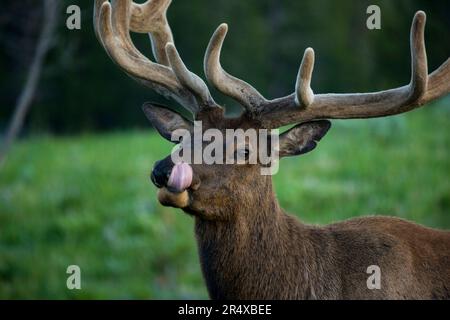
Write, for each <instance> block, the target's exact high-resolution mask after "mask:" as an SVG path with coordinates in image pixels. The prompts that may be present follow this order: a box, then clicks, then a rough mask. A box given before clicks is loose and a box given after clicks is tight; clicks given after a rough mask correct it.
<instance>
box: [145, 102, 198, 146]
mask: <svg viewBox="0 0 450 320" xmlns="http://www.w3.org/2000/svg"><path fill="white" fill-rule="evenodd" d="M142 109H143V110H144V113H145V115H146V116H147V118H148V120H150V123H151V124H152V126H153V127H154V128H155V129H156V130H158V132H159V134H160V135H161V136H163V137H164V138H165V139H167V140H169V141H171V142H173V141H172V140H171V138H172V133H173V132H175V131H176V130H179V129H183V130H187V131H189V132H191V131H192V130H193V125H192V123H191V122H190V121H189V120H186V119H185V118H183V117H182V116H181V115H179V114H178V113H176V112H175V111H172V110H170V109H168V108H167V107H164V106H161V105H157V104H154V103H146V104H144V105H143V106H142Z"/></svg>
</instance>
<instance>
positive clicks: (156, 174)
mask: <svg viewBox="0 0 450 320" xmlns="http://www.w3.org/2000/svg"><path fill="white" fill-rule="evenodd" d="M169 174H170V173H169ZM150 178H151V180H152V182H153V184H154V185H155V186H156V187H157V188H162V187H164V186H165V185H166V184H167V181H168V180H169V177H168V175H167V173H165V172H161V171H159V170H157V169H154V170H153V171H152V174H151V176H150Z"/></svg>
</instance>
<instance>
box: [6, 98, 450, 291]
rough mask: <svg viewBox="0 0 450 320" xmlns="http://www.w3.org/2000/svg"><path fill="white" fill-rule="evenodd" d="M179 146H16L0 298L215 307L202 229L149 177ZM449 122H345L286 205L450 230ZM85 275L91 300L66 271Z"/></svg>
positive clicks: (146, 141) (307, 159) (56, 141)
mask: <svg viewBox="0 0 450 320" xmlns="http://www.w3.org/2000/svg"><path fill="white" fill-rule="evenodd" d="M170 149H171V145H170V144H169V143H166V142H163V140H162V139H161V138H159V137H158V136H157V135H156V134H154V133H152V132H128V133H120V134H109V135H93V136H82V137H74V138H52V137H39V138H33V139H29V140H27V141H24V142H21V143H20V144H18V145H17V146H16V147H15V148H14V149H13V151H12V153H11V155H10V157H9V159H8V162H7V164H6V166H5V167H4V168H3V170H2V171H0V298H52V299H54V298H56V299H65V298H71V299H83V298H99V299H103V298H114V299H116V298H117V299H122V298H125V299H127V298H143V299H160V298H187V299H191V298H207V294H206V290H205V288H204V284H203V280H202V277H201V273H200V267H199V263H198V258H197V252H196V247H195V241H194V233H193V221H192V219H191V218H189V217H187V216H186V215H184V214H183V213H182V212H181V211H179V210H175V209H170V208H164V207H162V206H160V205H159V204H158V203H157V202H156V197H155V193H156V190H155V188H154V187H153V186H152V185H151V183H150V181H149V178H148V175H149V172H150V169H151V167H152V165H153V163H154V161H155V160H158V159H160V158H162V157H164V156H166V155H167V154H168V152H169V151H170ZM449 174H450V113H449V110H448V108H446V107H444V106H441V107H429V108H426V110H421V111H418V112H414V113H411V114H408V115H406V116H401V117H396V118H392V119H384V120H371V121H347V122H335V125H334V128H333V129H332V130H331V132H330V133H329V135H328V136H327V137H326V138H325V139H324V140H323V142H322V143H321V144H320V146H319V147H318V149H317V150H316V151H315V152H313V153H311V154H309V155H306V156H303V157H300V158H291V159H285V160H283V161H282V162H281V170H280V172H279V173H278V175H276V176H275V178H274V179H275V185H276V190H277V194H278V197H279V199H280V202H281V204H282V206H283V207H284V208H285V209H286V210H288V211H290V212H292V213H296V214H298V216H299V217H300V218H301V219H302V220H303V221H305V222H308V223H319V224H323V223H331V222H334V221H339V220H343V219H347V218H351V217H355V216H358V215H367V214H388V215H395V216H399V217H402V218H407V219H409V220H413V221H416V222H418V223H421V224H425V225H427V226H431V227H439V228H444V229H449V228H450V212H449V211H450V210H449V208H450V179H449ZM71 264H77V265H79V266H80V267H81V269H82V290H80V291H76V290H75V291H69V290H67V288H66V278H67V274H66V268H67V266H68V265H71Z"/></svg>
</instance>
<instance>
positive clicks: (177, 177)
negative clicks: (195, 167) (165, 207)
mask: <svg viewBox="0 0 450 320" xmlns="http://www.w3.org/2000/svg"><path fill="white" fill-rule="evenodd" d="M192 175H193V172H192V168H191V166H190V165H188V164H187V163H185V162H182V163H179V164H176V165H175V166H174V167H173V169H172V173H171V174H170V177H169V181H168V182H167V186H168V187H169V188H171V189H173V190H174V191H175V192H179V193H181V192H183V191H184V190H186V189H187V188H189V187H190V186H191V184H192Z"/></svg>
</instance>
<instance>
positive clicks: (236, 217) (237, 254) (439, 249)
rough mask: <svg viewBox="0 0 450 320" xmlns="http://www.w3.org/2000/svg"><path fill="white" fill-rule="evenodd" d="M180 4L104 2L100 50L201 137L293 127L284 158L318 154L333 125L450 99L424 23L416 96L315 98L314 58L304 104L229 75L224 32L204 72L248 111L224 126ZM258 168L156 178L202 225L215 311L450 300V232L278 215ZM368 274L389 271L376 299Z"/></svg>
mask: <svg viewBox="0 0 450 320" xmlns="http://www.w3.org/2000/svg"><path fill="white" fill-rule="evenodd" d="M170 3H171V0H149V1H147V2H145V3H143V4H136V3H133V2H132V1H131V0H116V1H112V2H111V3H110V2H109V1H108V0H96V1H95V13H94V20H95V30H96V35H97V37H98V40H99V41H100V43H101V44H102V45H103V47H104V48H105V49H106V51H107V53H108V54H109V56H110V57H111V59H112V60H114V62H115V63H116V64H117V65H118V66H119V67H121V68H122V69H123V70H124V71H125V72H126V73H127V74H128V75H129V76H131V77H132V78H134V79H136V80H137V81H139V82H140V83H142V84H144V85H146V86H148V87H150V88H151V89H153V90H155V91H157V92H158V93H160V94H162V95H164V96H166V97H170V98H173V99H174V100H175V101H177V102H178V103H180V104H181V105H182V106H183V107H184V108H186V109H187V110H188V111H190V112H191V113H192V114H193V117H194V119H195V120H198V121H202V125H203V129H208V128H215V129H217V130H220V131H222V132H224V131H225V130H226V129H238V128H240V129H244V130H246V129H249V128H253V129H256V130H261V129H274V128H280V127H282V126H286V125H295V126H294V127H293V128H292V129H290V130H288V131H286V132H284V133H282V134H280V135H279V155H280V157H288V156H296V155H300V154H304V153H306V152H309V151H311V150H313V149H314V148H315V147H316V145H317V143H318V142H319V141H320V140H321V138H322V137H323V136H324V135H325V134H326V133H327V131H328V130H329V128H330V126H331V123H330V122H329V120H330V119H355V118H375V117H385V116H391V115H396V114H401V113H404V112H408V111H410V110H413V109H415V108H418V107H420V106H423V105H425V104H427V103H429V102H430V101H433V100H435V99H438V98H440V97H443V96H445V95H446V94H448V93H449V92H450V59H448V60H447V61H446V62H445V63H444V64H443V65H441V66H440V67H439V68H438V69H437V70H436V71H434V72H433V73H431V74H430V75H429V74H428V67H427V57H426V51H425V43H424V29H425V21H426V15H425V13H424V12H422V11H419V12H417V13H416V15H415V17H414V21H413V23H412V28H411V39H410V42H411V56H412V64H411V65H412V67H411V69H412V70H411V74H412V75H411V82H410V83H409V84H408V85H406V86H403V87H400V88H396V89H391V90H386V91H381V92H374V93H358V94H315V93H313V91H312V89H311V87H310V84H311V77H312V72H313V66H314V59H315V58H314V51H313V50H312V49H311V48H308V49H307V50H306V51H305V53H304V57H303V61H302V63H301V66H300V70H299V73H298V78H297V83H296V86H295V92H294V93H293V94H291V95H289V96H286V97H283V98H278V99H274V100H268V99H266V98H265V97H263V96H262V95H261V94H260V93H259V92H258V91H257V90H256V89H255V88H253V87H252V86H251V85H249V84H248V83H246V82H244V81H242V80H240V79H237V78H235V77H233V76H231V75H230V74H228V73H227V72H226V71H224V69H223V68H222V66H221V64H220V54H221V49H222V45H223V42H224V39H225V36H226V34H227V30H228V27H227V25H226V24H222V25H220V26H219V28H218V29H217V30H216V31H215V33H214V35H213V36H212V39H211V41H210V43H209V46H208V48H207V51H206V55H205V59H204V69H205V74H206V78H207V79H208V81H209V82H210V83H211V84H212V85H214V86H215V87H216V88H217V89H218V90H219V91H220V92H222V93H223V94H225V95H227V96H229V97H231V98H233V99H234V100H236V101H237V102H238V103H239V104H240V105H241V106H242V107H243V109H244V112H243V113H242V115H240V116H238V117H234V118H231V117H226V116H225V114H224V109H223V108H222V107H221V106H220V105H219V104H217V103H216V102H215V100H214V99H213V98H212V97H211V94H210V92H209V90H208V87H207V85H206V84H205V82H204V81H203V80H202V79H201V78H200V77H198V76H197V75H195V74H193V73H191V72H190V71H189V70H188V69H187V67H186V66H185V64H184V63H183V61H182V60H181V58H180V55H179V54H178V52H177V49H176V48H175V45H174V41H173V37H172V32H171V29H170V27H169V24H168V22H167V18H166V12H167V9H168V7H169V5H170ZM130 31H132V32H136V33H148V34H150V39H151V43H152V47H153V53H154V57H155V62H152V61H150V60H149V59H147V58H146V57H145V56H144V55H143V54H142V53H140V52H139V51H138V50H137V49H136V47H135V46H134V45H133V42H132V40H131V37H130ZM143 108H144V112H145V114H146V115H147V117H148V118H149V120H150V121H151V122H152V124H153V126H154V127H155V128H156V129H157V131H158V132H159V133H160V134H161V135H162V136H163V137H164V138H166V139H169V140H170V137H171V135H172V133H173V132H174V131H176V130H178V129H185V130H192V128H193V124H192V121H190V120H187V119H186V118H184V117H182V116H181V115H180V114H178V113H176V112H174V111H172V110H170V109H168V108H165V107H163V106H159V105H155V104H150V103H148V104H145V105H144V107H143ZM224 147H225V148H226V147H227V146H224ZM249 148H257V146H255V145H253V146H250V145H247V144H245V145H241V146H236V150H235V151H236V152H238V153H244V154H246V153H247V152H248V149H249ZM259 167H260V164H259V163H258V164H248V163H245V164H239V165H237V164H235V165H228V164H225V165H218V164H213V165H206V164H192V165H189V164H186V163H181V164H180V163H177V164H175V163H174V162H173V161H172V157H171V156H169V157H167V158H166V159H163V160H161V161H159V162H158V163H157V164H156V165H155V166H154V168H153V171H152V175H151V177H152V181H153V182H154V184H155V185H156V186H157V187H158V189H159V193H158V198H159V201H160V202H161V203H162V204H163V205H166V206H172V207H176V208H180V209H182V210H183V211H185V212H186V213H187V214H189V215H192V216H193V217H194V219H195V234H196V238H197V243H198V250H199V256H200V263H201V268H202V272H203V276H204V279H205V282H206V285H207V288H208V292H209V295H210V297H211V298H212V299H380V298H383V299H449V298H450V233H449V232H445V231H439V230H434V229H430V228H427V227H423V226H419V225H417V224H414V223H411V222H407V221H404V220H401V219H398V218H389V217H367V218H358V219H353V220H349V221H345V222H341V223H336V224H332V225H328V226H324V227H317V226H309V225H305V224H303V223H301V222H300V221H299V220H298V219H296V218H294V217H292V216H290V215H288V214H287V213H285V212H284V211H283V210H282V209H281V208H280V206H279V204H278V202H277V199H276V197H275V195H274V191H273V186H272V179H271V177H270V176H264V175H261V174H260V171H259ZM175 186H178V187H175ZM370 265H377V266H379V267H380V269H381V272H382V277H381V289H380V290H369V289H368V287H367V278H368V274H367V273H366V271H367V267H368V266H370Z"/></svg>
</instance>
